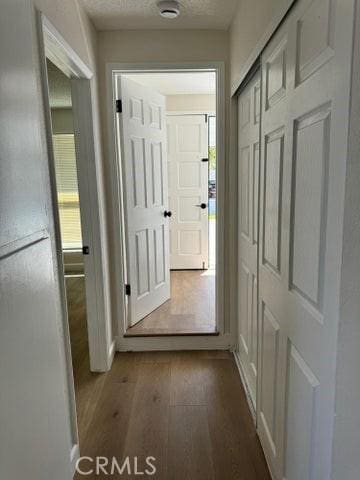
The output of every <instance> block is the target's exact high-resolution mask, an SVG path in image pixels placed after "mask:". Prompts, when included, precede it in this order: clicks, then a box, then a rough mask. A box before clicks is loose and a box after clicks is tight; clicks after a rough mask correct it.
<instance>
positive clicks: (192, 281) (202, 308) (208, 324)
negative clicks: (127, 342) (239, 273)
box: [125, 270, 217, 337]
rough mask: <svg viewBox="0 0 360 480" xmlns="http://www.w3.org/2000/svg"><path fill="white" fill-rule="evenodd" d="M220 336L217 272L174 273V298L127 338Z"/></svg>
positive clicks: (141, 323) (127, 335)
mask: <svg viewBox="0 0 360 480" xmlns="http://www.w3.org/2000/svg"><path fill="white" fill-rule="evenodd" d="M204 334H208V335H217V331H216V320H215V270H181V271H180V270H176V271H172V272H171V299H170V300H168V301H167V302H165V303H164V304H163V305H161V307H159V308H157V309H156V310H154V311H153V312H152V313H151V314H150V315H148V316H147V317H145V318H144V319H143V320H141V321H140V322H138V323H137V324H136V325H134V326H133V327H131V328H129V329H128V330H127V332H126V334H125V336H126V337H138V336H161V335H204Z"/></svg>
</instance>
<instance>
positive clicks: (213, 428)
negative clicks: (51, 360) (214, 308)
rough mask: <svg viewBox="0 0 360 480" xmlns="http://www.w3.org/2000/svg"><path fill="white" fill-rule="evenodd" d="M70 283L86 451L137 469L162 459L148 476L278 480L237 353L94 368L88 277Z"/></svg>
mask: <svg viewBox="0 0 360 480" xmlns="http://www.w3.org/2000/svg"><path fill="white" fill-rule="evenodd" d="M69 280H70V281H69ZM69 280H68V281H67V287H68V304H69V314H70V335H71V339H72V341H73V343H72V351H73V361H74V377H75V391H76V403H77V411H78V424H79V425H78V426H79V437H80V451H81V455H83V456H90V457H96V456H105V457H107V458H110V459H111V458H112V457H115V458H116V459H117V461H118V463H119V464H120V465H121V464H122V463H123V462H124V460H125V459H126V457H127V456H129V457H130V460H131V464H132V468H133V466H134V465H133V462H134V460H133V457H135V456H136V457H137V464H138V471H143V470H144V468H145V459H146V457H147V456H153V457H155V458H156V461H155V466H156V468H157V471H156V474H155V475H152V476H149V475H142V476H141V477H142V478H154V479H164V480H165V479H166V480H212V479H214V480H270V476H269V473H268V470H267V467H266V463H265V459H264V456H263V453H262V450H261V446H260V443H259V441H258V438H257V436H256V432H255V428H254V425H253V422H252V418H251V415H250V411H249V409H248V405H247V401H246V397H245V393H244V390H243V387H242V384H241V381H240V377H239V374H238V371H237V367H236V365H235V362H234V359H233V356H232V355H231V354H230V353H229V352H226V351H196V352H191V351H190V352H139V353H134V352H128V353H117V354H116V356H115V359H114V364H113V367H112V369H111V371H110V372H107V373H105V374H95V373H90V371H89V359H88V353H87V352H86V349H85V348H84V345H85V344H86V342H87V340H86V322H85V323H84V315H85V295H84V289H83V280H82V279H69ZM76 362H78V364H77V363H76ZM87 466H89V464H87ZM137 476H139V475H134V470H132V475H128V473H127V472H126V471H125V472H123V474H122V475H119V474H114V475H105V474H104V473H101V472H100V474H99V475H95V474H94V475H87V476H86V478H88V479H93V480H95V479H105V478H114V479H120V478H135V477H137ZM82 478H84V477H83V476H81V475H80V474H76V475H75V479H76V480H79V479H82Z"/></svg>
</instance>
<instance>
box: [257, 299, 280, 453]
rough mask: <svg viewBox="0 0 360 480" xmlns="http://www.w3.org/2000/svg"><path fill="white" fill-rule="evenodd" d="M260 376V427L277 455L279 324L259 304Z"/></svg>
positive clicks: (263, 306) (264, 307)
mask: <svg viewBox="0 0 360 480" xmlns="http://www.w3.org/2000/svg"><path fill="white" fill-rule="evenodd" d="M260 326H261V331H260V344H261V376H260V406H259V414H260V421H261V428H262V429H263V431H264V434H265V436H266V437H267V441H268V445H269V446H270V448H271V451H272V455H273V456H274V457H276V456H277V448H278V445H277V438H276V436H277V430H278V426H277V422H278V420H279V419H278V416H277V399H276V395H277V375H278V367H279V363H278V361H279V330H280V325H279V323H278V322H277V320H276V319H275V317H274V316H273V315H272V313H271V312H270V310H269V309H268V307H267V306H266V305H265V304H264V303H262V304H261V323H260Z"/></svg>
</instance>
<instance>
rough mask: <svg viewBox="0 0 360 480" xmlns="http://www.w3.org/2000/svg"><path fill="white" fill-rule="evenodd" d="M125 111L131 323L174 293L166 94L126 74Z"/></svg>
mask: <svg viewBox="0 0 360 480" xmlns="http://www.w3.org/2000/svg"><path fill="white" fill-rule="evenodd" d="M118 81H119V83H120V85H118V87H120V88H119V91H120V92H121V100H122V109H123V111H122V113H121V114H120V128H121V138H122V154H123V158H122V165H123V168H124V176H123V180H124V190H125V226H126V227H125V230H126V251H127V283H128V284H130V286H131V295H130V301H129V306H130V308H129V319H130V324H131V325H134V324H135V323H136V322H138V321H139V320H141V319H142V318H144V317H145V316H146V315H148V314H149V313H151V312H152V311H153V310H155V309H156V308H157V307H159V306H160V305H161V304H162V303H164V302H165V301H166V300H168V299H169V298H170V269H169V220H168V218H169V217H165V216H164V213H165V212H166V211H167V205H168V185H167V161H166V119H165V97H164V96H163V95H160V94H159V93H157V92H156V91H153V90H150V89H148V88H146V87H144V86H142V85H139V84H137V83H135V82H133V81H131V80H129V79H127V78H125V77H124V76H121V77H120V79H119V80H118Z"/></svg>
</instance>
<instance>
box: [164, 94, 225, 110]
mask: <svg viewBox="0 0 360 480" xmlns="http://www.w3.org/2000/svg"><path fill="white" fill-rule="evenodd" d="M166 110H167V111H168V112H176V111H177V112H181V111H183V112H201V113H203V112H205V113H206V112H215V111H216V95H205V94H201V95H167V96H166Z"/></svg>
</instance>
